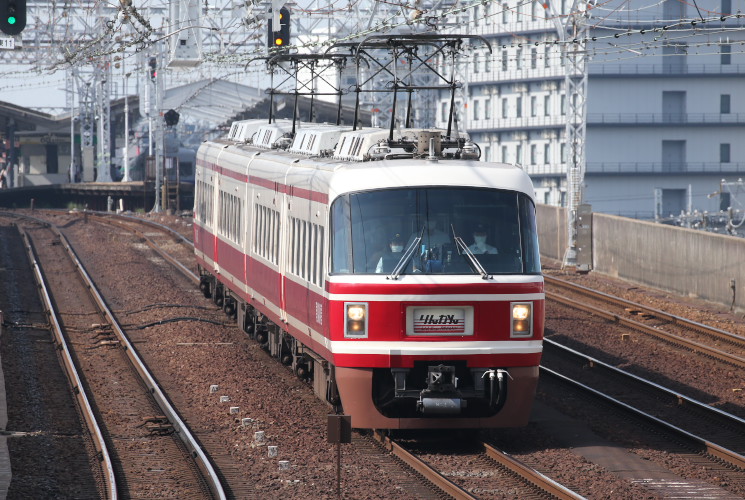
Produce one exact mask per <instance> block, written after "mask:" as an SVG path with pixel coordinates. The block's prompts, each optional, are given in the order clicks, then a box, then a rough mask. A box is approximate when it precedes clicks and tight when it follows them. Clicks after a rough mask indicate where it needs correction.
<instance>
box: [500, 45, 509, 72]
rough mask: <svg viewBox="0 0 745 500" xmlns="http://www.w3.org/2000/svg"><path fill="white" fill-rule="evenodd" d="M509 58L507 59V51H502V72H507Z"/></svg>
mask: <svg viewBox="0 0 745 500" xmlns="http://www.w3.org/2000/svg"><path fill="white" fill-rule="evenodd" d="M508 61H509V58H508V57H507V51H506V50H503V51H502V71H507V64H508Z"/></svg>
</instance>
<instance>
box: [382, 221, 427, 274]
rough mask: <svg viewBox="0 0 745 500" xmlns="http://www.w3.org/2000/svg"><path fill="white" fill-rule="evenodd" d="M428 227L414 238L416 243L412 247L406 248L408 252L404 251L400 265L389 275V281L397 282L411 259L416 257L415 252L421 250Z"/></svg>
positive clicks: (423, 227) (412, 243)
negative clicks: (421, 242) (421, 243)
mask: <svg viewBox="0 0 745 500" xmlns="http://www.w3.org/2000/svg"><path fill="white" fill-rule="evenodd" d="M426 227H427V226H422V230H421V231H420V232H419V236H417V237H416V238H414V241H412V242H411V245H409V246H408V247H407V248H406V251H404V254H403V255H402V256H401V259H399V261H398V264H396V267H394V268H393V271H392V272H391V274H389V275H388V279H389V280H396V279H398V277H399V276H400V275H401V273H402V272H403V270H404V268H405V267H406V266H407V264H408V263H409V261H410V260H411V257H412V256H413V255H414V252H415V251H416V249H417V248H419V242H420V241H422V236H424V229H425V228H426Z"/></svg>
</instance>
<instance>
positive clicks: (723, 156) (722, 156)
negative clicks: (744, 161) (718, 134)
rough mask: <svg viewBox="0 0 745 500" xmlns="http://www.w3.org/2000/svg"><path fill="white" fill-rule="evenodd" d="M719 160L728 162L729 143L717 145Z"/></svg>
mask: <svg viewBox="0 0 745 500" xmlns="http://www.w3.org/2000/svg"><path fill="white" fill-rule="evenodd" d="M719 162H720V163H729V162H730V147H729V144H720V145H719Z"/></svg>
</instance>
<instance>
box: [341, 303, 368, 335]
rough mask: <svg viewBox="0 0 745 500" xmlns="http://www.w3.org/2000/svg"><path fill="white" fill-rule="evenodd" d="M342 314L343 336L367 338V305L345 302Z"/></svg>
mask: <svg viewBox="0 0 745 500" xmlns="http://www.w3.org/2000/svg"><path fill="white" fill-rule="evenodd" d="M344 313H345V318H344V320H345V322H344V336H345V337H356V338H359V337H367V304H365V303H361V302H345V303H344Z"/></svg>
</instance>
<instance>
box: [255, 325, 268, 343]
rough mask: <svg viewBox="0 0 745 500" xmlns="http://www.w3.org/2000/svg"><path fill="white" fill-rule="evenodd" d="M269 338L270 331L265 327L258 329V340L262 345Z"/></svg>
mask: <svg viewBox="0 0 745 500" xmlns="http://www.w3.org/2000/svg"><path fill="white" fill-rule="evenodd" d="M268 340H269V332H267V331H266V330H265V329H263V328H262V329H260V330H257V331H256V342H258V343H259V344H261V345H264V344H266V343H267V341H268Z"/></svg>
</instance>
